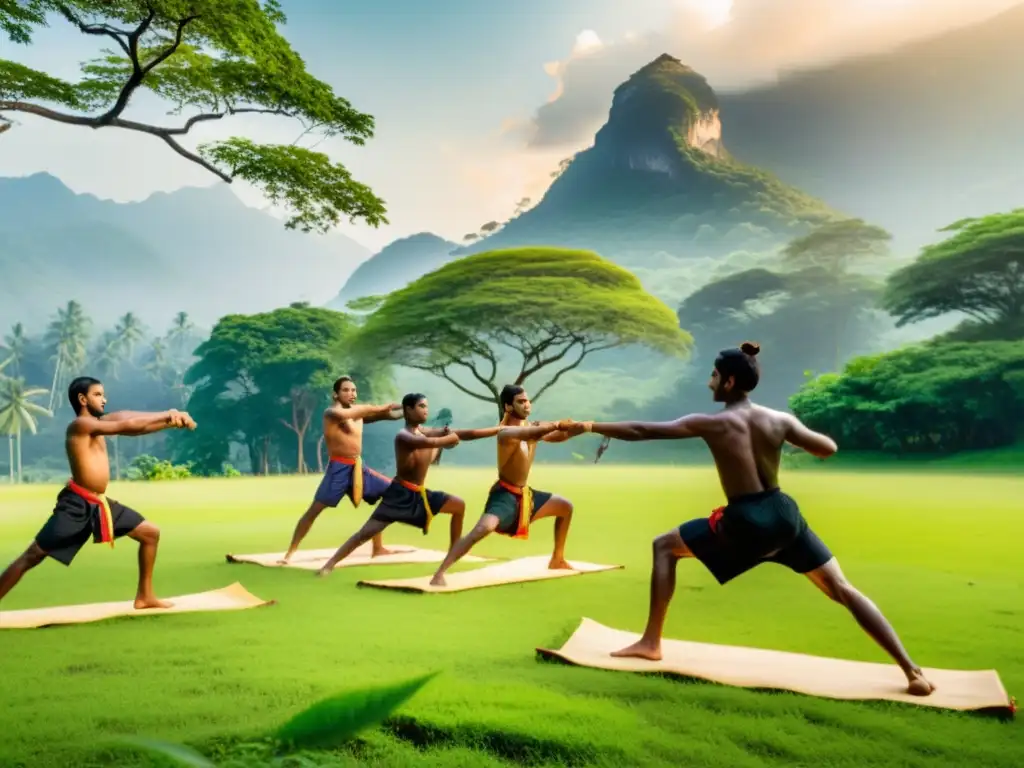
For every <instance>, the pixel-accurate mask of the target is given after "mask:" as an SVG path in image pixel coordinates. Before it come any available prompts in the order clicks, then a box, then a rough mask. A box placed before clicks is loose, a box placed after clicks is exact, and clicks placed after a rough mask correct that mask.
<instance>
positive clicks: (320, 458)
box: [316, 434, 324, 475]
mask: <svg viewBox="0 0 1024 768" xmlns="http://www.w3.org/2000/svg"><path fill="white" fill-rule="evenodd" d="M323 451H324V436H323V434H321V435H320V439H319V440H317V441H316V469H317V472H318V473H320V474H321V475H322V474H323V473H324V454H323Z"/></svg>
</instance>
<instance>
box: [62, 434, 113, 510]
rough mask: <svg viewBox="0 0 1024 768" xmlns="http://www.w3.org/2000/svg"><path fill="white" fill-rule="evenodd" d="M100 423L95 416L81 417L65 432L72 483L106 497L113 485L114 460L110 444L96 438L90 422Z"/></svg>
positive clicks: (65, 445) (102, 438) (101, 438)
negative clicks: (109, 455)
mask: <svg viewBox="0 0 1024 768" xmlns="http://www.w3.org/2000/svg"><path fill="white" fill-rule="evenodd" d="M89 421H97V419H95V418H93V417H92V416H79V417H78V418H76V419H75V420H74V421H72V422H71V423H70V424H69V425H68V428H67V431H66V432H65V438H64V450H65V451H66V452H67V456H68V466H69V467H70V468H71V479H72V480H74V481H75V482H76V483H78V484H79V485H80V486H82V487H83V488H86V489H87V490H90V491H92V492H93V493H106V492H107V485H109V484H110V459H109V458H108V456H107V440H106V438H105V437H104V436H103V435H97V434H92V433H91V431H90V429H89V427H88V424H87V422H89Z"/></svg>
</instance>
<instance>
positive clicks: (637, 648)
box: [611, 639, 661, 661]
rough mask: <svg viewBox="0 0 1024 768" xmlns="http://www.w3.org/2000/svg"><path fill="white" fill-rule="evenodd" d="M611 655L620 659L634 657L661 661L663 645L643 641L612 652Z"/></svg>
mask: <svg viewBox="0 0 1024 768" xmlns="http://www.w3.org/2000/svg"><path fill="white" fill-rule="evenodd" d="M611 655H612V656H616V657H619V658H624V657H632V658H638V659H647V660H649V661H661V643H652V642H648V641H647V640H642V639H641V640H638V641H637V642H635V643H633V644H632V645H630V646H628V647H626V648H623V649H622V650H620V651H612V653H611Z"/></svg>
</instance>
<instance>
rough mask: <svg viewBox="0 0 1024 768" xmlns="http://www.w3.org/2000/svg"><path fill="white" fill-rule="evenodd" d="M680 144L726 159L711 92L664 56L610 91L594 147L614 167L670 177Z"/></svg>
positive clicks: (688, 70) (699, 79)
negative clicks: (606, 111) (608, 107)
mask: <svg viewBox="0 0 1024 768" xmlns="http://www.w3.org/2000/svg"><path fill="white" fill-rule="evenodd" d="M680 146H685V147H689V148H692V149H695V150H699V151H700V152H701V153H704V154H705V155H710V156H711V157H715V158H723V157H725V156H726V151H725V147H724V146H723V144H722V123H721V121H720V120H719V114H718V97H717V96H716V95H715V92H714V90H713V89H712V88H711V86H710V85H708V81H707V80H706V79H704V76H703V75H701V74H700V73H699V72H697V71H696V70H694V69H692V68H691V67H688V66H686V65H685V64H683V63H682V62H680V61H679V59H676V58H675V57H673V56H670V55H669V54H667V53H663V54H662V55H661V56H659V57H658V58H656V59H654V61H651V62H650V63H648V64H646V65H644V66H643V67H641V68H640V69H638V70H637V71H636V72H634V73H633V74H632V75H631V76H630V78H629V79H628V80H626V82H624V83H622V85H620V86H619V87H618V88H616V89H615V94H614V96H613V97H612V106H611V111H610V112H609V114H608V122H607V123H605V125H604V126H603V127H602V128H601V130H600V131H598V133H597V136H596V137H595V140H594V148H595V149H596V150H598V151H599V152H600V153H601V154H603V155H605V156H606V157H607V158H608V159H609V160H610V161H611V162H612V164H613V165H616V166H625V167H627V168H630V169H633V170H649V171H655V172H660V173H667V174H668V175H670V176H672V175H674V174H675V172H676V171H677V170H678V169H677V168H676V166H677V165H678V163H679V150H680Z"/></svg>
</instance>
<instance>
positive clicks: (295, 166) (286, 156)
mask: <svg viewBox="0 0 1024 768" xmlns="http://www.w3.org/2000/svg"><path fill="white" fill-rule="evenodd" d="M198 151H199V155H200V156H201V157H202V158H203V159H204V160H207V161H208V162H211V163H213V164H214V165H216V166H217V167H219V168H221V169H222V170H223V171H224V172H225V173H227V174H229V175H230V176H231V177H232V178H239V179H244V180H245V181H248V182H249V183H250V184H252V185H253V186H255V187H258V188H259V189H260V190H262V192H263V194H264V196H265V197H266V198H267V200H269V201H270V202H271V203H273V204H275V205H281V206H283V207H285V208H286V209H288V210H289V211H291V212H292V213H293V214H294V215H293V216H292V217H291V218H289V219H288V221H287V222H286V223H285V226H286V227H287V228H288V229H301V230H302V231H303V232H311V231H316V232H326V231H328V230H329V229H330V228H331V227H333V226H336V225H337V224H338V223H339V221H340V220H341V216H342V215H344V216H347V217H348V219H349V221H352V222H355V220H356V219H362V220H363V221H365V222H366V223H367V224H369V225H371V226H373V227H377V226H380V225H381V224H387V223H388V220H387V218H386V217H385V215H384V213H385V207H384V201H383V200H381V199H380V198H379V197H377V196H376V195H375V194H374V193H373V191H372V190H371V189H370V188H369V187H368V186H366V185H365V184H361V183H359V182H357V181H355V180H354V179H353V178H352V174H350V173H349V172H348V169H346V168H345V166H343V165H341V164H340V163H332V162H331V161H330V158H328V157H327V155H325V154H323V153H322V152H314V151H312V150H309V149H306V148H305V147H297V146H294V145H276V144H256V143H254V142H252V141H250V140H249V139H243V138H231V139H228V140H227V141H217V142H212V143H208V144H201V145H199V147H198Z"/></svg>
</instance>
